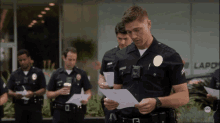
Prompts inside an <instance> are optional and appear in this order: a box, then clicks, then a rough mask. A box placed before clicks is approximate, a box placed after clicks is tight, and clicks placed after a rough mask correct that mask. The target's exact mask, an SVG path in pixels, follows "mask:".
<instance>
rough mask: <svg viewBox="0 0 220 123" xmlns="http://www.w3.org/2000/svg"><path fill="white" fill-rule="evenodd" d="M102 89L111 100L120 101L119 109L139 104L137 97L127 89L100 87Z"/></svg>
mask: <svg viewBox="0 0 220 123" xmlns="http://www.w3.org/2000/svg"><path fill="white" fill-rule="evenodd" d="M100 91H101V92H102V93H103V94H104V95H105V96H106V97H107V98H108V99H110V100H114V101H116V102H118V103H119V106H118V107H117V109H123V108H127V107H134V105H135V104H139V103H138V101H137V100H136V99H135V97H134V96H133V95H132V94H131V93H130V92H129V91H128V90H127V89H100Z"/></svg>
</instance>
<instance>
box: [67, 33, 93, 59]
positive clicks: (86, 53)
mask: <svg viewBox="0 0 220 123" xmlns="http://www.w3.org/2000/svg"><path fill="white" fill-rule="evenodd" d="M70 42H71V46H73V47H75V48H76V50H77V60H79V61H83V60H86V59H91V58H93V56H94V55H95V43H94V41H93V40H86V39H83V38H80V37H77V38H76V39H74V40H72V41H70Z"/></svg>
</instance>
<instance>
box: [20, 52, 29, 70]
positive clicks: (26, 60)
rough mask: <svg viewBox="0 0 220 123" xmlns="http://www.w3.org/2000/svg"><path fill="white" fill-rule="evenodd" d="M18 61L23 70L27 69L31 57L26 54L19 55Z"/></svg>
mask: <svg viewBox="0 0 220 123" xmlns="http://www.w3.org/2000/svg"><path fill="white" fill-rule="evenodd" d="M18 62H19V65H20V66H21V69H22V70H27V69H28V68H29V66H30V64H31V58H30V57H28V56H27V55H26V54H22V55H20V56H18Z"/></svg>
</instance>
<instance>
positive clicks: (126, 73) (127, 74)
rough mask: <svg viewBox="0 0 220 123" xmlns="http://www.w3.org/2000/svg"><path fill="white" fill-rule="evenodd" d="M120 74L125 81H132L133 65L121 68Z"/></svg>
mask: <svg viewBox="0 0 220 123" xmlns="http://www.w3.org/2000/svg"><path fill="white" fill-rule="evenodd" d="M119 76H120V78H121V79H122V81H123V83H124V82H128V81H131V80H132V78H131V67H123V69H119Z"/></svg>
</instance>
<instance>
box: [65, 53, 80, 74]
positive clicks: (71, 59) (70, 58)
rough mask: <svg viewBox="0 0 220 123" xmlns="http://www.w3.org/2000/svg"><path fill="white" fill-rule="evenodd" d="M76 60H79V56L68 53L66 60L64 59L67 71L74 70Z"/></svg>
mask: <svg viewBox="0 0 220 123" xmlns="http://www.w3.org/2000/svg"><path fill="white" fill-rule="evenodd" d="M76 60H77V54H76V53H73V52H68V53H67V56H66V58H65V57H63V61H64V63H65V68H66V69H67V70H72V69H73V67H74V66H75V64H76Z"/></svg>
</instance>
